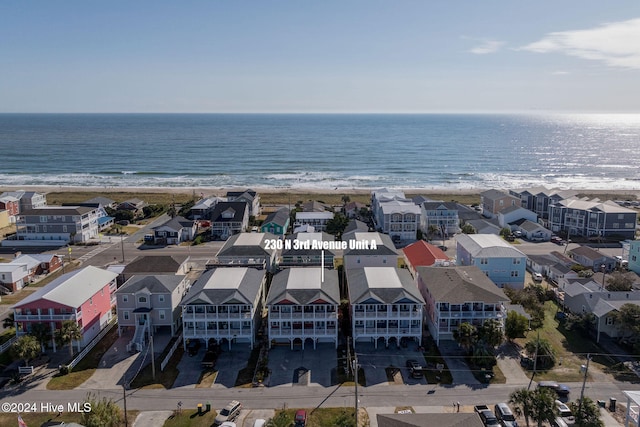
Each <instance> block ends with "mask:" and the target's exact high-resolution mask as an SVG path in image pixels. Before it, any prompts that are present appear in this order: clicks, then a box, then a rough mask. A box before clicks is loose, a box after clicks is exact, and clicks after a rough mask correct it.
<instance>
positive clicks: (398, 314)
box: [353, 310, 422, 319]
mask: <svg viewBox="0 0 640 427" xmlns="http://www.w3.org/2000/svg"><path fill="white" fill-rule="evenodd" d="M353 317H355V318H356V319H364V318H367V319H398V318H409V317H417V318H419V317H422V313H421V312H420V311H418V310H416V311H411V310H406V311H354V312H353Z"/></svg>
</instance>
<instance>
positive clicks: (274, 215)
mask: <svg viewBox="0 0 640 427" xmlns="http://www.w3.org/2000/svg"><path fill="white" fill-rule="evenodd" d="M290 222H291V215H289V209H288V208H280V209H278V210H277V211H275V212H271V213H270V214H269V215H267V218H266V219H265V220H264V222H263V223H262V225H261V226H260V231H261V232H263V233H271V234H274V235H276V236H278V237H280V238H282V237H284V235H285V234H287V230H289V224H290Z"/></svg>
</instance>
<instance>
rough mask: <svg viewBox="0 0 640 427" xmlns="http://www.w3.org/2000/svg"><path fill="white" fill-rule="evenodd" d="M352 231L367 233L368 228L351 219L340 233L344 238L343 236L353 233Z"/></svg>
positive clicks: (360, 222)
mask: <svg viewBox="0 0 640 427" xmlns="http://www.w3.org/2000/svg"><path fill="white" fill-rule="evenodd" d="M354 231H363V232H367V231H369V226H368V225H367V224H365V223H364V222H362V221H359V220H357V219H352V220H349V223H348V224H347V226H346V227H345V229H344V231H343V232H342V235H343V236H344V235H345V234H348V233H353V232H354Z"/></svg>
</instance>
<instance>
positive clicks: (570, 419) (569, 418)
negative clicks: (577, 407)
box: [556, 400, 576, 426]
mask: <svg viewBox="0 0 640 427" xmlns="http://www.w3.org/2000/svg"><path fill="white" fill-rule="evenodd" d="M556 409H558V414H559V415H560V417H561V418H562V420H563V421H564V422H565V423H566V424H567V425H568V426H572V425H575V423H576V418H575V417H574V416H573V412H571V409H569V407H568V406H567V405H566V404H564V403H562V402H561V401H559V400H556Z"/></svg>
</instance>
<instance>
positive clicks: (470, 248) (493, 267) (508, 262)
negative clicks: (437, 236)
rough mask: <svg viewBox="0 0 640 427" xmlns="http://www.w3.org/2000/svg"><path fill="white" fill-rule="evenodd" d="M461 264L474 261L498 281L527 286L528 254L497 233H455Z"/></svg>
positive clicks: (473, 263)
mask: <svg viewBox="0 0 640 427" xmlns="http://www.w3.org/2000/svg"><path fill="white" fill-rule="evenodd" d="M456 259H457V264H458V265H475V266H476V267H478V268H479V269H480V270H482V271H483V272H484V273H485V274H486V275H487V276H488V277H489V278H490V279H491V280H492V281H493V282H494V283H495V284H496V285H498V286H499V287H501V288H503V287H505V286H508V287H510V288H513V289H522V288H523V287H524V280H525V270H526V260H527V256H526V255H525V254H524V253H522V252H521V251H520V250H518V249H516V248H515V247H514V246H513V245H510V244H509V243H507V242H505V241H504V240H503V239H502V238H501V237H500V236H496V235H495V234H460V235H458V236H456Z"/></svg>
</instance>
